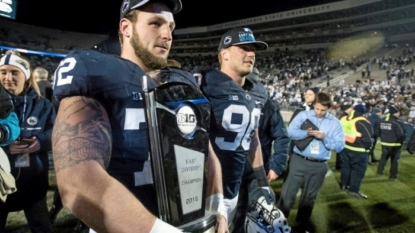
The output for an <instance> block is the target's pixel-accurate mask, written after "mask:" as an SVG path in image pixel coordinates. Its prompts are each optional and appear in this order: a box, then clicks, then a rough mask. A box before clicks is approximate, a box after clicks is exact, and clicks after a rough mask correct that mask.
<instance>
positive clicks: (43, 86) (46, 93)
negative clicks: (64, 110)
mask: <svg viewBox="0 0 415 233" xmlns="http://www.w3.org/2000/svg"><path fill="white" fill-rule="evenodd" d="M37 85H38V87H39V91H40V94H41V95H42V96H43V97H44V98H46V99H48V100H50V101H51V100H52V96H53V89H52V84H50V82H49V81H48V80H41V81H38V82H37Z"/></svg>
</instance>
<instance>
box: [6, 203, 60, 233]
mask: <svg viewBox="0 0 415 233" xmlns="http://www.w3.org/2000/svg"><path fill="white" fill-rule="evenodd" d="M24 214H25V216H26V219H27V223H28V224H29V227H30V230H31V232H32V233H51V232H52V226H51V224H50V221H49V215H48V207H47V205H46V197H44V198H43V199H42V200H40V201H38V202H37V203H35V204H33V205H32V206H30V207H28V208H26V209H24ZM8 215H9V212H6V211H4V210H0V233H5V232H6V222H7V216H8Z"/></svg>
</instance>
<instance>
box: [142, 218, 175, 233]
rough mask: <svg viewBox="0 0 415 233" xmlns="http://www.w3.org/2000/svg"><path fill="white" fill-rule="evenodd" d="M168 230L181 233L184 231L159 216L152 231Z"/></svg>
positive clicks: (159, 232)
mask: <svg viewBox="0 0 415 233" xmlns="http://www.w3.org/2000/svg"><path fill="white" fill-rule="evenodd" d="M166 232H169V233H170V232H171V233H179V232H183V231H181V230H179V229H178V228H176V227H174V226H172V225H170V224H168V223H165V222H163V221H161V220H160V219H158V218H157V219H156V222H155V223H154V225H153V227H152V228H151V230H150V233H166Z"/></svg>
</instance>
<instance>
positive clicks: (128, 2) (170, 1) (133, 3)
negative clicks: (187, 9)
mask: <svg viewBox="0 0 415 233" xmlns="http://www.w3.org/2000/svg"><path fill="white" fill-rule="evenodd" d="M150 1H154V2H162V3H165V4H166V5H167V6H168V7H169V8H170V10H171V12H172V13H173V14H176V13H178V12H180V11H181V10H182V7H183V6H182V2H181V0H124V1H123V2H122V4H121V9H120V18H121V19H122V18H124V17H125V15H126V14H127V13H128V12H130V11H131V10H133V9H137V8H139V7H141V6H144V4H146V3H148V2H150Z"/></svg>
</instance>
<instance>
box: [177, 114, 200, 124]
mask: <svg viewBox="0 0 415 233" xmlns="http://www.w3.org/2000/svg"><path fill="white" fill-rule="evenodd" d="M195 122H196V116H195V114H193V113H190V114H189V113H179V114H177V123H195Z"/></svg>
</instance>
